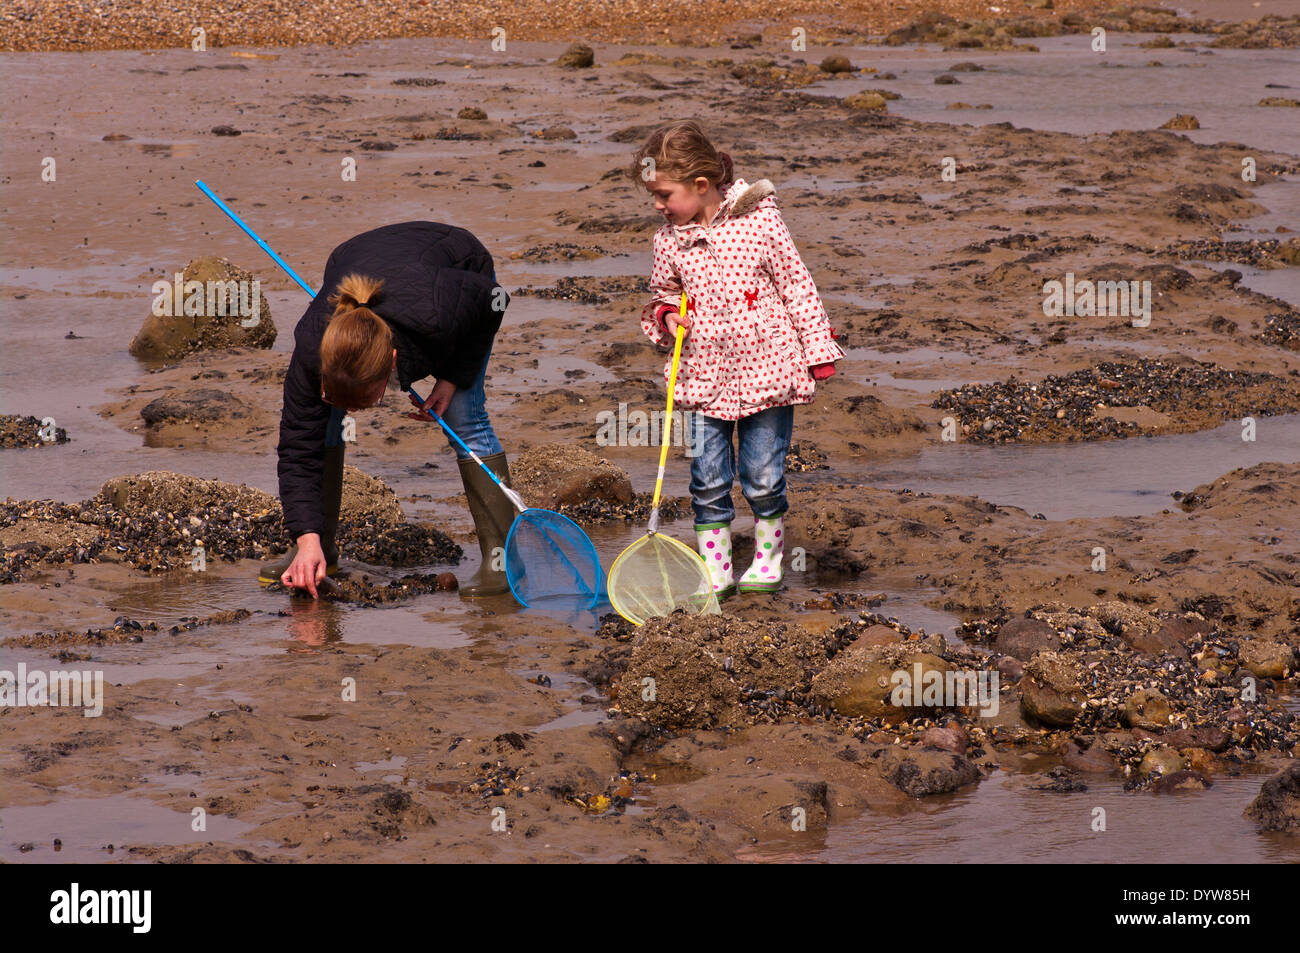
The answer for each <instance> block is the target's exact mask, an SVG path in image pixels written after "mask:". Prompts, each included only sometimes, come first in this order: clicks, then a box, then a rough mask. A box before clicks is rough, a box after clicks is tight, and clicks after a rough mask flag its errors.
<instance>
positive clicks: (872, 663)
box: [812, 643, 952, 720]
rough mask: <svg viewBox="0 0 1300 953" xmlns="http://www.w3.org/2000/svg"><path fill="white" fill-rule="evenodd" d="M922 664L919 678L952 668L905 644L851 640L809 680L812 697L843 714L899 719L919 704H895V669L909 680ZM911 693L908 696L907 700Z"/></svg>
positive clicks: (921, 709)
mask: <svg viewBox="0 0 1300 953" xmlns="http://www.w3.org/2000/svg"><path fill="white" fill-rule="evenodd" d="M917 664H919V665H920V666H921V677H922V678H923V679H924V678H926V677H927V675H926V673H928V672H931V671H937V672H940V673H944V672H948V671H951V670H952V666H951V665H949V664H948V663H947V662H945V661H944V660H943V659H941V658H938V657H937V656H934V655H931V654H929V653H927V652H920V651H917V650H916V649H915V648H909V647H908V646H907V645H906V644H900V645H879V646H867V645H859V644H858V643H854V644H852V645H850V646H849V647H848V648H847V649H845V650H844V651H843V652H841V653H840V654H839V655H837V656H835V658H833V659H832V660H831V662H830V664H829V665H827V666H826V667H825V668H824V669H822V670H821V671H820V672H818V673H817V675H816V676H815V677H814V678H813V680H812V697H813V700H814V701H815V702H816V703H817V704H819V705H823V706H827V707H830V708H832V709H834V711H835V712H836V714H839V715H844V716H846V717H850V718H852V717H863V718H889V719H891V720H902V719H904V718H907V717H909V716H910V715H911V714H915V713H916V712H918V711H926V710H930V711H933V709H927V708H922V707H907V706H900V705H895V704H894V703H893V700H892V697H893V694H894V689H895V687H896V686H897V685H898V684H899V682H898V681H897V680H895V678H894V673H895V672H900V671H901V672H906V673H907V675H908V678H909V681H910V680H911V679H912V678H913V676H914V674H915V671H916V670H915V668H914V667H913V666H915V665H917ZM910 697H911V696H910V694H909V696H908V698H909V700H910Z"/></svg>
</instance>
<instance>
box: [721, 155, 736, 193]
mask: <svg viewBox="0 0 1300 953" xmlns="http://www.w3.org/2000/svg"><path fill="white" fill-rule="evenodd" d="M718 158H719V159H720V160H721V161H722V182H721V183H719V184H720V185H723V186H727V185H730V184H731V183H732V182H734V181H735V180H736V175H735V167H734V166H733V165H732V162H731V154H730V153H727V152H719V153H718Z"/></svg>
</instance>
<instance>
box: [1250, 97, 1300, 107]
mask: <svg viewBox="0 0 1300 953" xmlns="http://www.w3.org/2000/svg"><path fill="white" fill-rule="evenodd" d="M1258 105H1260V106H1281V107H1283V108H1289V109H1300V99H1288V98H1287V97H1286V96H1265V97H1264V98H1263V99H1261V100H1260V101H1259V103H1258Z"/></svg>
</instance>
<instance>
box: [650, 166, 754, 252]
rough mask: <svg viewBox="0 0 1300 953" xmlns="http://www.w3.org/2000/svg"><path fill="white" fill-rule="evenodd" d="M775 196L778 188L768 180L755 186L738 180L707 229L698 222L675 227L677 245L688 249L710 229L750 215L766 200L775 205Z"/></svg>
mask: <svg viewBox="0 0 1300 953" xmlns="http://www.w3.org/2000/svg"><path fill="white" fill-rule="evenodd" d="M775 195H776V187H775V186H773V185H772V183H771V181H769V180H768V179H759V180H758V181H757V182H755V183H754V184H753V185H750V184H749V183H748V182H746V181H745V180H744V179H736V180H735V181H734V182H732V183H731V185H729V186H728V187H727V191H726V192H724V193H723V195H722V203H721V204H720V205H719V206H718V210H717V212H716V213H714V216H713V220H712V221H711V222H709V225H708V226H707V227H706V226H704V225H701V224H699V223H698V222H691V223H689V224H686V225H673V226H672V230H673V236H674V237H675V238H676V239H677V244H678V245H679V246H680V247H682V248H688V247H690V246H691V245H693V244H695V242H697V241H699V239H700V238H701V237H702V236H703V237H707V235H708V229H709V228H711V227H713V226H714V225H718V224H720V223H721V222H725V221H727V220H728V219H732V218H739V217H740V216H742V215H748V214H749V213H750V212H752V211H754V209H756V208H758V206H759V203H761V202H762V201H763V200H764V199H766V198H769V197H772V203H771V204H773V205H775V204H776V199H775Z"/></svg>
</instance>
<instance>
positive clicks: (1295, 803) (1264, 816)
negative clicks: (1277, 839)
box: [1243, 761, 1300, 834]
mask: <svg viewBox="0 0 1300 953" xmlns="http://www.w3.org/2000/svg"><path fill="white" fill-rule="evenodd" d="M1243 813H1244V815H1245V816H1246V817H1248V818H1250V819H1251V820H1253V821H1256V822H1257V823H1258V825H1259V829H1260V830H1261V831H1284V832H1287V833H1291V834H1300V761H1294V762H1292V763H1291V764H1289V765H1287V766H1286V767H1285V768H1283V769H1282V770H1281V771H1280V772H1278V773H1277V774H1275V775H1274V776H1273V777H1271V778H1269V779H1268V780H1267V781H1265V782H1264V784H1263V785H1262V786H1261V787H1260V789H1259V794H1257V795H1256V796H1255V800H1253V801H1251V802H1250V806H1249V807H1247V808H1246V810H1245V811H1244V812H1243Z"/></svg>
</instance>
